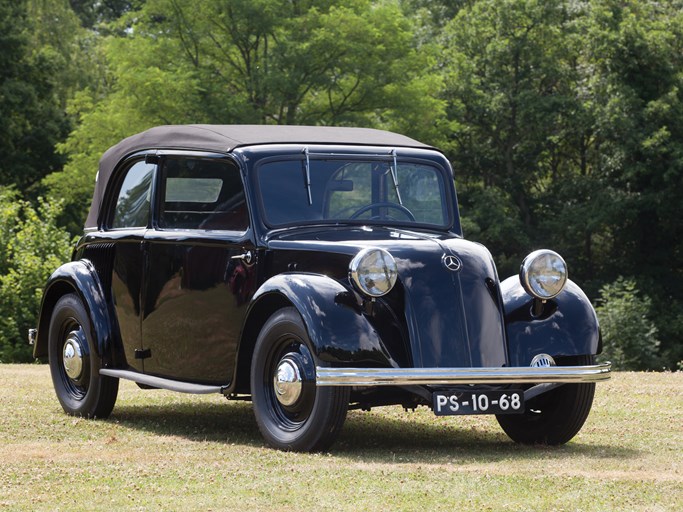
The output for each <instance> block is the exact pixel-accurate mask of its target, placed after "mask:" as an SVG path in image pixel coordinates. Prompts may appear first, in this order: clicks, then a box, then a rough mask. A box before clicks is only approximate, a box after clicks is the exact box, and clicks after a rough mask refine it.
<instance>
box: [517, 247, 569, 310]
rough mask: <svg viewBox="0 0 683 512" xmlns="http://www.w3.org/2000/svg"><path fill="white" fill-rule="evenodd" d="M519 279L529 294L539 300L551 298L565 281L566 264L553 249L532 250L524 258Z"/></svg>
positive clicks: (559, 290) (560, 289) (561, 287)
mask: <svg viewBox="0 0 683 512" xmlns="http://www.w3.org/2000/svg"><path fill="white" fill-rule="evenodd" d="M519 280H520V281H521V283H522V286H523V287H524V289H525V290H526V292H527V293H528V294H529V295H533V296H534V297H536V298H538V299H541V300H548V299H552V298H553V297H555V296H557V295H558V294H559V293H560V292H561V291H562V289H563V288H564V285H565V283H566V282H567V264H566V263H565V262H564V260H563V259H562V256H560V255H559V254H557V253H556V252H554V251H549V250H547V249H541V250H540V251H534V252H532V253H531V254H529V255H528V256H527V257H526V258H524V261H523V262H522V268H520V269H519Z"/></svg>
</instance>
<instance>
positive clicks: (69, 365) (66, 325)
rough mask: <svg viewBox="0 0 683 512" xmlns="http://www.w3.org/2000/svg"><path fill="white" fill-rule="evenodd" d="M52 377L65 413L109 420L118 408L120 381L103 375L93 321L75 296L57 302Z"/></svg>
mask: <svg viewBox="0 0 683 512" xmlns="http://www.w3.org/2000/svg"><path fill="white" fill-rule="evenodd" d="M48 354H49V359H50V373H51V374H52V383H53V384H54V388H55V392H56V393H57V398H58V399H59V402H60V403H61V404H62V408H63V409H64V412H66V413H67V414H71V415H72V416H84V417H86V418H95V417H96V418H106V417H108V416H109V414H110V413H111V411H112V409H113V408H114V403H115V402H116V396H117V394H118V391H119V379H116V378H113V377H106V376H102V375H100V359H99V357H98V356H97V353H96V351H95V349H94V345H93V341H92V337H91V334H90V319H89V318H88V314H87V313H86V311H85V308H84V307H83V304H82V303H81V301H80V299H79V298H78V297H77V296H76V295H75V294H72V293H71V294H68V295H64V296H63V297H62V298H61V299H59V300H58V301H57V304H56V305H55V308H54V311H53V312H52V317H51V319H50V331H49V334H48Z"/></svg>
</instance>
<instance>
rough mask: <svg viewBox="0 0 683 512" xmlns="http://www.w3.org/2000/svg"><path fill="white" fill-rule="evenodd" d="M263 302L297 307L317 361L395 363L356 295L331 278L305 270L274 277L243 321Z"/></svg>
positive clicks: (259, 307)
mask: <svg viewBox="0 0 683 512" xmlns="http://www.w3.org/2000/svg"><path fill="white" fill-rule="evenodd" d="M266 303H270V304H273V303H278V304H280V305H282V304H287V303H289V304H291V305H292V306H294V307H295V308H296V309H297V311H298V312H299V314H300V315H301V319H302V320H303V323H304V326H305V327H306V331H307V332H308V336H309V338H310V340H311V343H312V344H313V347H312V348H313V351H314V354H315V356H316V357H317V358H318V359H319V360H320V361H326V362H329V363H344V364H347V363H348V364H353V365H360V366H367V365H371V366H382V367H386V366H389V367H391V366H397V365H396V364H395V363H393V362H392V358H391V356H390V355H389V352H388V351H387V350H386V347H385V346H384V345H383V344H382V341H381V340H380V338H379V335H378V334H377V332H376V331H375V329H374V328H373V327H372V325H371V324H370V322H369V321H368V319H367V318H366V317H365V316H364V314H363V313H362V311H361V308H360V306H359V305H358V302H357V300H356V298H355V294H354V293H353V292H352V291H351V290H349V289H348V288H346V287H345V286H343V285H342V284H341V283H339V282H338V281H335V280H334V279H331V278H329V277H327V276H324V275H319V274H305V273H296V274H295V273H292V274H279V275H277V276H274V277H272V278H270V279H268V280H267V281H266V282H265V283H264V284H263V285H262V286H261V287H260V288H259V290H258V291H257V292H256V294H255V295H254V298H253V300H252V303H251V304H250V306H249V311H248V312H247V320H246V322H247V323H248V322H249V319H250V317H251V316H252V315H254V314H257V311H259V309H261V306H262V304H266ZM243 341H244V340H243Z"/></svg>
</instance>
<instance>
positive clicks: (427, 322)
mask: <svg viewBox="0 0 683 512" xmlns="http://www.w3.org/2000/svg"><path fill="white" fill-rule="evenodd" d="M268 246H269V249H271V250H272V253H273V254H276V255H278V256H277V259H278V260H282V262H283V263H282V264H281V265H284V261H288V262H289V263H288V265H289V267H288V270H293V269H294V268H295V269H296V270H297V271H304V272H315V273H323V274H326V275H329V276H330V277H333V278H337V279H339V280H342V281H343V280H346V281H347V280H348V277H347V269H348V263H349V262H350V260H351V258H352V257H353V256H355V255H356V254H357V253H358V251H360V250H361V249H363V248H366V247H380V248H383V249H386V250H387V251H389V252H390V253H391V254H392V256H393V257H394V258H395V260H396V263H397V266H398V282H399V283H400V284H399V285H397V286H400V287H401V289H402V291H403V294H404V299H403V301H401V302H402V304H403V311H396V314H397V315H400V314H402V315H403V316H404V318H405V327H406V329H407V333H408V337H409V344H410V348H411V352H412V354H411V359H412V362H413V365H414V366H415V367H425V368H430V367H479V366H503V365H504V364H505V363H506V361H507V354H506V342H505V328H504V320H503V318H504V317H503V310H502V306H501V302H502V300H501V296H500V290H499V280H498V276H497V273H496V269H495V265H494V263H493V260H492V258H491V254H490V253H489V252H488V250H487V249H486V248H485V247H484V246H482V245H481V244H477V243H474V242H470V241H467V240H463V239H461V238H458V237H456V236H454V235H451V234H438V235H436V234H430V233H424V232H417V231H408V230H404V229H392V228H378V227H365V226H363V227H347V228H333V229H329V228H326V229H324V230H322V229H320V230H316V229H302V230H296V231H292V232H287V233H282V234H280V235H278V236H276V237H274V238H272V239H271V240H269V242H268ZM290 251H292V252H290ZM447 256H453V257H455V258H452V259H454V260H455V261H456V262H457V263H458V264H459V268H454V267H453V266H452V268H451V269H449V268H447V266H446V264H445V263H446V261H445V260H446V257H447ZM293 261H294V262H296V264H295V267H292V266H291V265H292V263H291V262H293ZM456 266H457V265H456ZM282 270H285V269H284V268H283V269H282ZM347 282H348V281H347ZM392 293H393V292H392Z"/></svg>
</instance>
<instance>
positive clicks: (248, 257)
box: [230, 251, 254, 265]
mask: <svg viewBox="0 0 683 512" xmlns="http://www.w3.org/2000/svg"><path fill="white" fill-rule="evenodd" d="M230 259H231V260H242V261H243V262H244V263H246V264H247V265H249V264H250V263H251V261H252V260H253V259H254V255H253V254H252V253H251V251H247V252H244V253H242V254H237V255H235V256H231V257H230Z"/></svg>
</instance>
